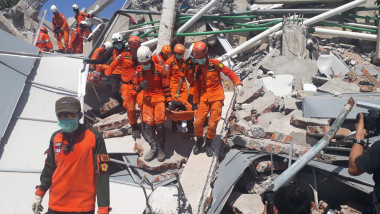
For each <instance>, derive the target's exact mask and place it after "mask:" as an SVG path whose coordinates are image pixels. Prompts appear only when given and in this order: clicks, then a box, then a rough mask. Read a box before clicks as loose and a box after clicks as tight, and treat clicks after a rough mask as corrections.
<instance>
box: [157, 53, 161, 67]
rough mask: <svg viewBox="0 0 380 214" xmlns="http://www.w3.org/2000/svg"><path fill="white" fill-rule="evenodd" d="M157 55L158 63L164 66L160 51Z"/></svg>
mask: <svg viewBox="0 0 380 214" xmlns="http://www.w3.org/2000/svg"><path fill="white" fill-rule="evenodd" d="M156 55H157V58H158V63H159V64H160V65H161V66H162V61H161V57H160V53H156Z"/></svg>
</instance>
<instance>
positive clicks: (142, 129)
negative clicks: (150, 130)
mask: <svg viewBox="0 0 380 214" xmlns="http://www.w3.org/2000/svg"><path fill="white" fill-rule="evenodd" d="M145 126H146V124H145V123H144V122H141V135H142V136H143V138H144V139H145V141H147V142H148V136H147V135H146V131H145Z"/></svg>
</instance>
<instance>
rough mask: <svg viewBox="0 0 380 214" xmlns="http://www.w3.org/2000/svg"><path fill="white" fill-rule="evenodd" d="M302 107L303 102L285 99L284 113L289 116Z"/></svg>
mask: <svg viewBox="0 0 380 214" xmlns="http://www.w3.org/2000/svg"><path fill="white" fill-rule="evenodd" d="M301 106H302V102H301V101H300V100H297V99H295V98H293V97H285V98H284V111H285V114H289V113H290V112H292V111H294V110H296V109H299V108H300V107H301Z"/></svg>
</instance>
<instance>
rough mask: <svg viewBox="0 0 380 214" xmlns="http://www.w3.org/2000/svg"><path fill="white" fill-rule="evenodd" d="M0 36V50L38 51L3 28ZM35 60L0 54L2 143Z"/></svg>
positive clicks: (34, 52)
mask: <svg viewBox="0 0 380 214" xmlns="http://www.w3.org/2000/svg"><path fill="white" fill-rule="evenodd" d="M0 38H1V42H0V50H2V51H14V52H24V53H30V54H37V53H38V51H39V49H38V48H37V47H35V46H33V45H32V44H29V43H26V42H24V41H22V40H20V39H19V38H17V37H15V36H13V35H11V34H9V33H7V32H5V31H3V30H0ZM35 61H36V59H33V58H20V57H14V56H2V55H0V71H1V78H0V87H1V90H0V121H1V122H0V143H2V137H3V135H4V133H5V131H6V129H7V126H8V123H9V121H10V119H11V117H12V114H13V111H14V109H15V108H16V105H17V102H18V99H19V98H20V95H21V92H22V90H23V89H24V85H25V80H26V78H27V76H28V75H29V74H30V72H31V70H32V68H33V66H34V62H35ZM21 62H22V63H21Z"/></svg>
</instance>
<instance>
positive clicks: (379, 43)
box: [372, 16, 380, 63]
mask: <svg viewBox="0 0 380 214" xmlns="http://www.w3.org/2000/svg"><path fill="white" fill-rule="evenodd" d="M378 17H380V16H378ZM372 62H373V63H380V20H378V23H377V39H376V53H374V54H373V56H372Z"/></svg>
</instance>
